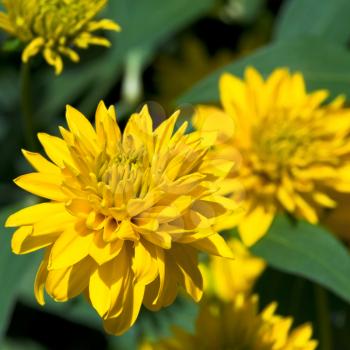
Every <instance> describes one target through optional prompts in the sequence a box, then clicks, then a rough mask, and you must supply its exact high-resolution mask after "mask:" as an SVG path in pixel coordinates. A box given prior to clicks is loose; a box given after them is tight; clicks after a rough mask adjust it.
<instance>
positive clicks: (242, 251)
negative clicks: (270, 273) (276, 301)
mask: <svg viewBox="0 0 350 350" xmlns="http://www.w3.org/2000/svg"><path fill="white" fill-rule="evenodd" d="M228 245H229V247H230V248H231V250H232V253H233V255H234V257H235V258H234V259H233V260H228V259H224V258H221V257H218V256H212V257H210V260H209V264H208V266H206V265H204V264H203V265H201V270H202V272H203V276H204V287H205V291H206V293H207V294H209V295H214V296H216V297H218V298H220V299H221V300H224V301H230V300H233V299H234V298H235V297H236V296H237V295H238V294H240V293H249V292H250V291H251V289H252V287H253V285H254V283H255V281H256V279H257V278H258V277H259V276H260V275H261V273H262V272H263V271H264V269H265V267H266V263H265V261H264V260H263V259H261V258H258V257H256V256H253V255H251V254H250V252H249V250H248V249H247V248H246V247H245V246H244V245H243V244H242V243H241V242H240V241H239V240H238V239H231V240H230V241H229V242H228Z"/></svg>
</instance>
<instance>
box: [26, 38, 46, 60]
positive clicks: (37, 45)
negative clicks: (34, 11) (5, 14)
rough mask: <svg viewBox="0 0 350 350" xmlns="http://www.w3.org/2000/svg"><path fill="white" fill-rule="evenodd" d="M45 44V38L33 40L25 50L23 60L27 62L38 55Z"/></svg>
mask: <svg viewBox="0 0 350 350" xmlns="http://www.w3.org/2000/svg"><path fill="white" fill-rule="evenodd" d="M44 44H45V39H44V38H40V37H39V38H35V39H34V40H32V41H31V42H30V43H29V44H28V45H27V46H26V47H25V49H24V50H23V53H22V61H23V62H25V63H26V62H28V61H29V59H30V58H31V57H32V56H35V55H37V54H38V52H39V51H41V49H42V48H43V46H44Z"/></svg>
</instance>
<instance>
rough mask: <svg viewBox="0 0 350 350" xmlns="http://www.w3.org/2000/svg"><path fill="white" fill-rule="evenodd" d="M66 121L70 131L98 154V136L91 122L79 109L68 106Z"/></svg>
mask: <svg viewBox="0 0 350 350" xmlns="http://www.w3.org/2000/svg"><path fill="white" fill-rule="evenodd" d="M66 119H67V123H68V127H69V129H70V131H71V132H72V133H73V134H74V135H76V136H77V137H79V138H80V139H81V140H82V141H83V142H84V145H85V146H86V147H87V148H88V149H89V150H90V151H91V152H93V153H95V152H97V148H96V147H97V145H96V140H97V135H96V132H95V129H94V128H93V127H92V125H91V123H90V122H89V120H88V119H87V118H86V117H85V116H84V115H83V114H82V113H80V112H79V111H78V110H77V109H75V108H73V107H71V106H69V105H67V107H66Z"/></svg>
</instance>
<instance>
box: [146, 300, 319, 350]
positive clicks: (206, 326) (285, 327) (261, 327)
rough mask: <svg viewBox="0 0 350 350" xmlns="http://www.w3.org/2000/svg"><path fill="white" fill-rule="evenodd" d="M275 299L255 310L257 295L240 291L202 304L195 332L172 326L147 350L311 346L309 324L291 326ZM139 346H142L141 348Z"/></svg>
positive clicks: (300, 349) (293, 349) (306, 349)
mask: <svg viewBox="0 0 350 350" xmlns="http://www.w3.org/2000/svg"><path fill="white" fill-rule="evenodd" d="M276 308H277V304H276V303H272V304H270V305H269V306H267V307H266V308H265V309H264V310H263V311H262V312H260V313H259V310H258V297H257V296H256V295H253V296H246V295H244V294H239V295H237V297H236V298H235V300H233V301H232V302H230V303H216V302H209V303H208V302H207V303H203V304H202V305H201V310H200V314H199V316H198V319H197V323H196V329H195V333H194V334H190V333H188V332H187V331H185V330H182V329H180V328H177V327H176V328H175V327H174V337H173V338H170V339H165V340H161V341H159V342H158V343H155V344H145V345H143V348H144V349H145V350H146V349H147V350H182V349H186V350H197V349H201V350H211V349H231V350H246V349H249V350H314V349H316V347H317V342H316V341H315V340H312V339H311V337H312V327H311V325H310V324H304V325H302V326H299V327H297V328H295V329H291V327H292V323H293V319H292V318H291V317H281V316H278V315H276V314H275V310H276ZM143 348H142V349H143Z"/></svg>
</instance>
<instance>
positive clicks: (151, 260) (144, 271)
mask: <svg viewBox="0 0 350 350" xmlns="http://www.w3.org/2000/svg"><path fill="white" fill-rule="evenodd" d="M134 249H135V253H134V258H133V262H132V267H133V271H134V274H135V279H136V280H137V281H138V282H140V283H143V284H149V283H151V282H152V281H154V280H155V279H156V277H157V275H158V263H157V253H156V250H155V248H154V247H153V246H152V245H151V244H147V242H141V241H139V242H136V243H135V248H134Z"/></svg>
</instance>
